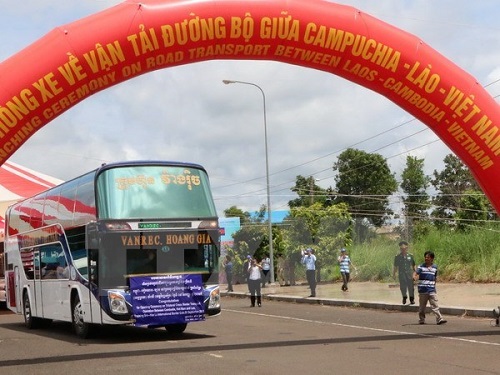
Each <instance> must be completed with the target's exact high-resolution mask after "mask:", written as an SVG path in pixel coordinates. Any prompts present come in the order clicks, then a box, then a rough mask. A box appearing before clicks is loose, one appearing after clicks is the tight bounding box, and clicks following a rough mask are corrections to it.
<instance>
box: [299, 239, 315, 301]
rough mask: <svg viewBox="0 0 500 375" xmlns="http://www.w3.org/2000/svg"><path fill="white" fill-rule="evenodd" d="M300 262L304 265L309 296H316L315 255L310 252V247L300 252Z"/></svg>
mask: <svg viewBox="0 0 500 375" xmlns="http://www.w3.org/2000/svg"><path fill="white" fill-rule="evenodd" d="M301 263H302V264H303V265H305V266H306V278H307V283H308V284H309V288H310V289H311V295H310V296H309V297H316V256H315V255H314V254H313V253H312V249H311V248H308V249H307V250H306V251H304V252H303V253H302V260H301Z"/></svg>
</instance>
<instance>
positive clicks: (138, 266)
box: [127, 249, 157, 275]
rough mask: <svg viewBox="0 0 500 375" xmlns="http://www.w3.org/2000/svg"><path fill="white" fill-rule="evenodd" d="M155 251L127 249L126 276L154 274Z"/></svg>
mask: <svg viewBox="0 0 500 375" xmlns="http://www.w3.org/2000/svg"><path fill="white" fill-rule="evenodd" d="M156 270H157V265H156V250H153V249H149V250H144V249H127V274H129V275H137V274H147V273H156V272H157V271H156Z"/></svg>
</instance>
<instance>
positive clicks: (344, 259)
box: [337, 248, 356, 292]
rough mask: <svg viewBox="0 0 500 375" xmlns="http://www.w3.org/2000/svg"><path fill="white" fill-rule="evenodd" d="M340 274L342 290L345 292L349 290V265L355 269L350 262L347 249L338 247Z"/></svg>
mask: <svg viewBox="0 0 500 375" xmlns="http://www.w3.org/2000/svg"><path fill="white" fill-rule="evenodd" d="M337 260H338V262H339V268H340V275H341V276H342V288H341V289H342V291H344V292H347V291H348V290H349V280H350V279H351V266H352V268H354V269H356V267H355V266H354V264H352V262H351V258H350V257H349V255H348V254H347V250H346V249H344V248H342V249H340V255H339V257H338V259H337Z"/></svg>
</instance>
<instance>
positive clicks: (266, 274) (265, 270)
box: [260, 254, 271, 288]
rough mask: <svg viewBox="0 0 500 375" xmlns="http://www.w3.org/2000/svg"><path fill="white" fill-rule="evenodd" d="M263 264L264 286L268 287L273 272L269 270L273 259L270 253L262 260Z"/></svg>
mask: <svg viewBox="0 0 500 375" xmlns="http://www.w3.org/2000/svg"><path fill="white" fill-rule="evenodd" d="M260 264H261V265H262V287H263V288H265V287H266V283H271V281H270V280H269V278H270V276H271V274H270V273H269V271H270V270H271V259H270V258H269V254H266V255H265V256H264V258H263V259H262V261H261V262H260Z"/></svg>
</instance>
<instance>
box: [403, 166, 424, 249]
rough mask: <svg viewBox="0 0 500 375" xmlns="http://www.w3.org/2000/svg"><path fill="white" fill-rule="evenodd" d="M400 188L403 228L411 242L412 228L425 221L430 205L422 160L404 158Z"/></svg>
mask: <svg viewBox="0 0 500 375" xmlns="http://www.w3.org/2000/svg"><path fill="white" fill-rule="evenodd" d="M400 186H401V190H403V192H404V194H405V196H404V197H403V206H404V208H403V211H404V214H405V227H406V229H407V230H408V234H409V235H408V239H410V240H411V239H412V238H413V229H414V227H415V226H418V224H419V223H420V222H422V221H426V220H427V218H428V213H427V210H428V209H429V208H430V205H431V201H430V197H429V194H428V193H427V189H428V187H429V186H430V177H429V176H426V175H425V173H424V159H418V158H416V157H414V156H407V157H406V167H405V169H404V170H403V173H402V174H401V184H400Z"/></svg>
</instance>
